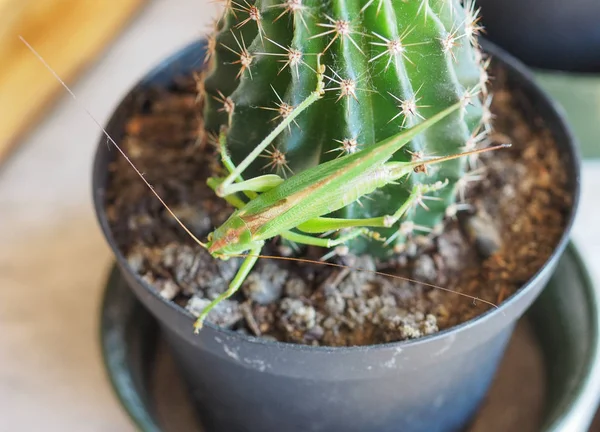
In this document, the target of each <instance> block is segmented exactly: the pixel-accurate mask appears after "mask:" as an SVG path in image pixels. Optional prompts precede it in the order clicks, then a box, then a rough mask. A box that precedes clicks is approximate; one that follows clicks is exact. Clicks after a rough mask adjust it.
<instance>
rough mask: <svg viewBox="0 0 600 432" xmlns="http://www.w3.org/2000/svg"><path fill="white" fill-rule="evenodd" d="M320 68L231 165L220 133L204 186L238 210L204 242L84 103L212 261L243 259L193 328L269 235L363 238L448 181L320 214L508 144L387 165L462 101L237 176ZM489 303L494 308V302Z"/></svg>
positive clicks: (323, 243)
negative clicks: (347, 149) (375, 204)
mask: <svg viewBox="0 0 600 432" xmlns="http://www.w3.org/2000/svg"><path fill="white" fill-rule="evenodd" d="M22 40H23V39H22ZM23 42H24V43H25V44H26V45H27V46H28V47H29V49H30V50H31V51H32V52H33V53H34V54H35V55H36V56H37V57H38V58H39V59H40V60H41V61H42V63H43V64H44V65H45V66H46V67H47V68H48V69H49V70H50V71H51V72H52V73H53V74H54V76H55V77H56V78H57V79H58V81H59V82H60V83H61V84H62V85H63V87H64V88H65V89H66V90H67V92H68V93H69V94H70V95H71V96H72V97H73V98H74V99H75V100H76V101H77V98H76V97H75V95H74V94H73V92H72V91H71V90H70V89H69V88H68V87H67V86H66V84H65V83H64V82H63V81H62V80H61V79H60V78H59V77H58V75H57V74H56V73H55V72H54V71H53V70H52V69H51V68H50V66H48V64H47V63H46V62H45V61H44V60H43V59H42V58H41V57H40V56H39V54H37V53H36V52H35V50H34V49H33V48H32V47H31V46H30V45H29V44H27V42H26V41H24V40H23ZM324 71H325V68H324V66H323V65H321V64H320V62H318V66H317V71H316V73H317V78H318V79H317V88H316V89H315V90H314V91H313V92H312V94H311V95H310V96H308V97H307V98H306V99H305V100H304V101H303V102H302V103H301V104H299V105H298V106H297V107H296V108H295V109H294V110H293V111H292V112H291V113H290V114H289V115H288V116H287V117H286V118H285V119H283V120H282V121H281V122H280V123H279V124H278V125H277V127H276V128H275V129H274V130H273V131H272V132H271V133H270V134H269V135H268V136H267V137H266V138H265V139H264V140H263V141H262V142H261V143H260V144H259V145H258V146H257V147H256V148H255V149H254V150H253V151H252V152H251V153H250V154H249V155H248V156H247V157H246V158H245V159H244V160H243V161H242V162H241V163H240V164H239V165H238V166H235V165H234V164H233V162H232V161H231V159H230V158H229V156H228V155H227V151H226V148H225V138H224V135H223V134H221V136H220V137H219V140H218V145H219V149H220V154H221V158H222V161H223V164H224V165H225V167H226V168H227V170H228V171H229V175H228V176H227V177H225V178H210V179H209V180H208V182H207V184H208V186H209V187H211V188H212V189H213V190H215V192H216V194H217V195H218V196H219V197H223V198H224V199H226V200H227V201H228V202H229V203H230V204H232V205H233V206H234V207H235V208H236V210H235V211H234V212H233V214H232V215H231V216H230V217H229V219H227V220H226V221H225V222H224V223H223V224H222V225H221V226H220V227H218V228H217V229H215V230H214V231H213V232H212V233H211V234H209V236H208V241H207V242H206V243H204V242H202V241H200V240H199V239H198V238H197V237H196V236H195V235H194V234H193V233H192V232H191V231H190V230H189V229H188V228H187V227H186V226H185V224H184V223H183V222H182V221H181V220H180V219H179V218H178V217H177V216H176V215H175V214H174V213H173V211H172V210H171V209H170V208H169V207H168V206H167V204H166V203H165V202H164V201H163V199H162V198H161V197H160V195H159V194H158V193H157V192H156V191H155V190H154V188H153V187H152V185H151V184H150V183H149V182H148V181H147V180H146V179H145V178H144V176H143V175H142V174H141V172H140V171H139V170H138V169H137V168H136V167H135V165H134V164H133V162H132V161H131V160H130V159H129V157H128V156H127V155H126V154H125V152H124V151H123V150H122V149H121V148H120V146H119V145H118V144H117V143H116V142H115V141H114V140H113V139H112V138H111V137H110V135H109V134H108V133H107V132H106V130H105V129H104V128H102V126H101V125H100V124H99V122H98V121H96V120H95V119H94V117H93V116H92V115H91V114H90V112H89V111H88V110H87V109H85V108H83V107H82V108H83V109H84V111H85V112H86V113H87V114H88V115H90V117H91V118H92V120H93V121H94V122H95V123H96V124H97V125H98V126H99V127H100V128H101V129H102V131H103V132H104V134H105V135H106V137H107V139H108V140H109V141H110V142H111V143H112V144H113V145H114V146H115V147H116V148H117V150H118V151H119V152H120V153H121V154H122V156H123V157H124V158H125V159H126V160H127V162H128V163H129V164H130V165H131V167H132V168H133V169H134V170H135V171H136V172H137V174H138V175H139V176H140V177H141V179H142V180H143V181H144V182H145V183H146V185H147V186H148V188H150V190H151V191H152V193H153V194H154V195H155V196H156V197H157V198H158V200H159V201H160V202H161V203H162V205H163V206H164V207H165V208H166V210H167V211H168V212H169V213H170V214H171V216H173V218H175V220H176V221H177V222H178V223H179V225H180V226H181V227H182V228H183V229H184V230H185V232H186V233H187V234H188V235H190V236H191V237H192V238H193V239H194V241H195V242H196V243H198V245H200V246H201V247H203V248H205V249H207V250H208V251H209V252H210V254H211V255H212V256H213V257H214V258H217V259H222V260H226V259H229V258H232V257H244V258H245V259H244V261H243V262H242V264H241V266H240V268H239V270H238V272H237V274H236V275H235V277H234V278H233V280H232V281H231V282H230V284H229V287H228V289H227V290H226V291H225V292H223V293H222V294H221V295H219V296H218V297H217V298H216V299H214V300H213V301H212V302H211V303H210V304H209V305H208V306H206V307H205V309H204V310H203V311H202V312H201V313H200V315H199V317H198V319H197V320H196V322H195V323H194V331H195V332H196V333H197V332H199V331H200V329H201V328H202V325H203V322H204V320H205V319H206V317H207V316H208V314H209V313H210V311H211V310H212V309H213V308H214V307H215V306H216V305H217V304H219V303H220V302H221V301H223V300H225V299H227V298H229V297H230V296H232V295H233V294H234V293H235V292H236V291H237V290H238V289H239V288H240V286H241V285H242V283H243V281H244V280H245V279H246V277H247V276H248V274H249V272H250V271H251V269H252V268H253V266H254V264H255V263H256V261H257V260H258V258H260V257H261V255H260V252H261V249H262V248H263V246H264V244H265V241H266V240H268V239H271V238H273V237H276V236H280V237H281V238H283V239H286V240H288V241H291V242H295V243H298V244H304V245H312V246H320V247H327V248H330V247H334V246H338V245H342V244H344V243H345V242H348V241H350V240H352V239H354V238H356V237H358V236H360V235H365V234H366V235H371V236H374V237H377V236H376V234H377V233H375V232H371V231H369V230H368V228H377V227H391V226H393V225H394V224H395V223H396V222H398V221H399V220H400V218H402V216H403V215H404V214H405V213H406V212H407V211H408V210H409V209H410V208H411V207H412V206H413V205H415V204H416V203H418V202H419V201H420V200H421V199H422V198H423V196H424V195H425V194H427V193H431V192H434V191H436V190H439V189H440V188H442V187H444V186H445V183H443V182H437V183H435V184H430V185H424V184H420V185H416V186H415V188H414V189H413V192H412V194H411V195H410V197H409V198H408V199H407V200H406V201H405V202H404V203H402V205H401V206H400V207H399V208H398V210H397V211H396V212H395V213H394V214H391V215H384V216H380V217H374V218H368V219H342V218H332V217H325V215H328V214H330V213H332V212H335V211H336V210H339V209H341V208H343V207H345V206H347V205H348V204H350V203H352V202H354V201H356V200H358V199H360V198H361V197H363V196H365V195H368V194H370V193H372V192H374V191H375V190H377V189H378V188H381V187H383V186H385V185H387V184H390V183H393V182H395V181H397V180H400V179H402V178H403V177H407V176H409V175H410V174H411V173H413V172H423V171H424V166H425V165H429V164H436V163H441V162H445V161H448V160H451V159H455V158H459V157H463V156H467V155H470V154H474V153H481V152H484V151H491V150H495V149H498V148H501V147H508V146H509V144H503V145H499V146H495V147H489V148H486V149H480V150H473V151H470V152H465V153H460V154H455V155H450V156H444V157H438V158H434V159H430V160H426V161H417V162H389V160H390V158H391V157H392V156H393V155H394V154H395V153H396V152H397V151H399V150H400V149H402V147H403V146H405V145H406V144H407V143H408V142H410V141H411V140H412V139H413V138H414V137H416V136H417V135H418V134H420V133H421V132H423V131H425V130H426V129H427V128H429V127H430V126H432V125H433V124H435V123H437V122H438V121H440V120H442V119H443V118H445V117H446V116H448V115H450V114H452V113H454V112H455V111H457V110H458V109H460V108H461V107H462V106H463V103H462V102H458V103H456V104H455V105H453V106H451V107H449V108H446V109H445V110H443V111H441V112H439V113H438V114H436V115H434V116H432V117H431V118H429V119H427V120H425V121H423V122H421V123H420V124H418V125H416V126H414V127H412V128H410V129H407V130H404V131H402V132H400V133H398V134H397V135H395V136H392V137H390V138H388V139H386V140H384V141H381V142H379V143H376V144H374V145H372V146H368V147H366V148H364V149H362V150H360V151H357V152H355V153H352V154H348V155H346V156H342V157H339V158H337V159H334V160H332V161H329V162H326V163H323V164H320V165H318V166H315V167H312V168H309V169H306V170H304V171H303V172H301V173H298V174H295V175H293V176H292V177H290V178H289V179H287V180H284V179H282V178H281V177H279V176H277V175H272V174H269V175H264V176H260V177H256V178H253V179H250V180H243V178H242V176H241V174H242V173H243V171H244V170H245V169H246V168H247V167H248V166H249V165H250V164H251V163H252V161H253V160H255V159H256V158H257V157H258V156H259V155H260V154H261V153H262V152H263V151H264V150H265V149H266V148H267V147H268V146H269V145H270V144H271V142H272V141H273V140H274V139H275V138H276V137H277V135H278V134H279V133H281V132H282V131H283V130H284V129H286V128H287V127H288V125H289V124H290V123H291V122H292V121H294V119H295V118H296V117H297V116H298V115H299V114H300V113H301V112H302V111H304V110H305V109H306V108H308V107H309V106H310V105H311V104H313V103H314V102H316V101H317V100H319V99H320V98H321V97H322V96H323V94H324V84H323V77H324V75H323V74H324ZM240 192H242V193H244V194H245V195H246V196H247V198H248V199H249V201H248V202H245V201H243V200H242V199H241V198H239V196H238V195H237V194H238V193H240ZM293 230H296V231H293ZM341 230H346V232H344V233H343V234H341V235H340V236H339V237H337V238H331V237H329V238H327V237H325V238H324V237H319V236H316V235H314V234H323V233H328V232H331V231H341ZM297 231H300V232H297ZM381 240H383V239H381ZM248 251H249V253H248ZM299 261H306V260H299ZM432 286H433V285H432ZM437 288H440V287H437ZM457 294H460V295H464V296H467V297H469V298H472V299H474V300H478V299H477V298H475V297H471V296H468V295H466V294H461V293H457ZM481 301H483V300H481ZM484 302H485V301H484ZM486 303H488V302H486ZM489 304H491V305H492V306H495V305H493V304H492V303H489Z"/></svg>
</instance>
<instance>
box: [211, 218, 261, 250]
mask: <svg viewBox="0 0 600 432" xmlns="http://www.w3.org/2000/svg"><path fill="white" fill-rule="evenodd" d="M209 240H210V241H209V242H208V251H209V252H210V254H211V255H212V256H213V257H215V258H219V259H225V258H227V256H228V255H240V254H243V253H244V252H246V251H247V250H248V249H252V248H254V247H256V246H257V245H258V243H259V242H257V241H255V240H253V239H252V233H251V232H250V230H249V229H248V227H247V226H246V224H245V223H244V221H243V220H242V219H241V218H240V217H238V216H236V215H233V216H231V217H230V218H229V219H228V220H227V221H226V222H225V223H224V224H223V225H221V226H220V227H219V228H217V229H216V230H214V231H213V232H212V233H211V236H210V239H209Z"/></svg>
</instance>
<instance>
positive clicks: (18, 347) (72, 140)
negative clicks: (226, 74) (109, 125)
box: [0, 0, 600, 432]
mask: <svg viewBox="0 0 600 432" xmlns="http://www.w3.org/2000/svg"><path fill="white" fill-rule="evenodd" d="M216 3H217V2H216V1H215V2H212V1H210V0H153V1H150V0H0V65H1V67H0V407H2V408H1V413H2V414H1V415H0V432H4V431H7V432H8V431H14V430H15V425H19V427H18V430H38V429H42V428H43V429H44V431H46V432H49V431H68V430H77V431H107V430H110V431H133V430H135V429H134V427H133V425H132V424H131V423H130V421H129V420H128V418H127V417H126V415H125V414H124V412H123V411H122V410H121V408H120V407H119V405H118V402H117V400H116V398H115V397H114V395H113V394H112V392H111V389H110V386H109V384H108V381H107V379H106V377H105V373H104V370H103V366H102V363H101V355H100V349H99V346H98V331H99V330H98V314H99V307H100V306H99V305H100V300H101V295H102V288H103V286H102V281H103V280H104V278H105V276H106V272H107V271H108V269H109V267H110V264H111V253H110V251H109V249H108V247H107V245H106V244H105V241H104V239H103V238H102V236H101V234H100V230H99V228H98V227H97V224H96V221H95V218H94V214H93V211H92V204H91V191H90V179H91V163H92V157H93V153H94V150H95V146H96V144H97V141H98V138H99V136H100V132H99V130H98V128H97V126H96V125H95V123H94V122H93V121H92V120H91V119H90V118H89V117H88V116H87V115H86V114H85V112H84V111H83V110H82V109H81V108H80V107H79V106H78V105H77V104H75V103H74V102H73V100H72V99H71V98H70V97H69V96H68V95H66V94H65V92H64V91H62V89H60V87H59V84H58V83H57V81H56V80H55V79H54V78H53V77H52V75H51V74H50V73H49V72H48V71H47V70H46V69H45V68H44V66H43V65H42V64H41V63H40V62H39V61H38V60H37V59H36V58H35V57H34V56H33V55H32V54H31V52H30V51H28V50H27V48H26V47H25V46H24V44H23V43H22V42H21V41H20V40H19V38H18V36H19V35H21V36H23V37H24V38H25V39H26V40H27V41H28V42H29V43H30V44H31V45H32V46H33V47H34V48H35V49H36V50H37V51H38V52H39V53H40V54H41V55H42V56H43V57H44V59H45V60H46V61H47V62H48V64H49V65H50V66H52V67H53V68H54V69H55V70H56V71H57V73H58V74H59V75H60V76H61V77H62V78H63V79H64V80H65V81H67V82H68V83H69V84H70V85H71V86H72V90H73V91H74V93H75V94H76V95H77V97H78V99H79V100H80V102H81V103H82V104H83V105H84V106H86V107H87V108H88V109H89V110H90V111H91V112H92V113H93V115H94V116H95V118H96V119H97V120H98V121H99V122H100V123H101V124H103V123H105V122H106V120H107V119H108V117H109V115H110V113H111V112H112V110H113V109H114V108H115V106H116V105H117V104H118V102H119V100H120V99H121V98H122V97H123V96H124V95H125V94H126V92H127V91H128V89H129V88H130V87H131V86H132V85H134V84H135V82H136V81H137V80H138V79H139V78H141V77H142V76H143V75H144V74H145V72H147V71H148V70H149V69H150V68H151V67H152V66H154V65H155V64H157V63H158V62H160V61H161V60H162V59H164V58H165V57H166V56H167V55H169V54H170V53H172V52H174V51H175V50H177V49H178V48H180V47H182V46H184V45H186V44H187V43H189V42H191V41H193V40H195V39H197V38H200V37H201V36H202V35H203V33H204V31H205V30H206V29H207V28H208V25H209V23H210V22H211V19H212V18H213V17H215V16H216V13H217V11H218V4H216ZM480 3H481V5H482V6H483V16H484V19H483V22H484V24H485V25H486V26H487V27H488V29H489V36H490V37H491V38H492V39H493V40H496V41H498V43H499V44H500V45H502V46H504V47H505V48H507V49H508V50H509V51H511V52H513V53H514V54H515V55H517V56H519V57H520V58H521V60H523V61H525V62H526V63H528V64H530V65H531V66H533V67H535V70H536V76H537V77H538V79H539V81H540V83H542V85H543V86H544V87H545V88H547V89H548V90H549V91H550V92H551V93H552V94H553V95H554V97H555V98H556V99H557V101H559V102H560V103H561V104H562V105H563V106H564V108H565V109H566V110H567V114H568V117H569V119H570V121H571V123H572V125H573V126H574V127H575V130H576V134H577V136H578V137H579V139H580V141H581V146H582V150H583V152H584V155H585V156H586V158H588V159H587V160H586V161H585V163H584V171H583V200H582V206H581V208H580V213H579V218H578V220H577V223H576V226H575V231H574V237H575V241H576V242H577V245H578V246H579V247H580V249H581V250H582V252H583V254H584V255H585V257H586V259H587V261H588V263H589V264H590V267H591V270H592V272H594V273H596V276H597V273H598V270H596V269H598V268H600V226H599V224H598V217H597V215H598V214H599V213H600V202H599V201H598V195H597V192H596V191H598V190H600V163H599V162H598V161H596V160H595V159H594V157H596V156H600V139H598V138H597V137H598V136H599V135H600V134H599V131H600V26H598V25H597V23H598V22H599V20H600V14H597V15H595V16H594V15H593V13H597V12H598V9H600V2H598V1H597V0H577V1H574V2H573V3H571V2H564V1H563V2H562V3H561V2H559V1H558V0H543V1H541V0H528V1H524V0H502V1H493V0H481V2H480ZM542 3H544V4H546V3H547V4H548V7H541V6H539V5H540V4H542ZM576 3H581V7H585V8H587V9H578V8H577V7H574V6H573V5H574V4H576ZM567 4H568V5H569V6H570V8H568V10H569V11H571V12H565V11H564V9H565V7H562V9H561V5H562V6H566V5H567ZM550 6H552V7H550ZM577 10H579V11H580V12H581V11H583V13H582V14H581V15H579V16H577V15H568V14H569V13H571V14H573V11H577ZM542 11H543V13H542ZM552 11H554V12H555V13H554V14H552V13H551V12H552ZM561 14H562V15H561ZM590 16H591V18H590ZM557 22H559V23H560V25H558V24H556V23H557ZM576 30H577V31H579V33H578V35H579V36H580V39H579V40H573V39H572V37H571V36H573V34H572V33H573V32H574V31H576ZM544 32H545V33H544ZM561 34H562V35H563V37H560V35H561ZM515 35H519V37H518V38H515ZM544 35H546V36H544ZM557 35H558V37H557ZM565 35H568V36H569V37H567V36H565ZM582 40H583V42H582ZM515 41H516V42H515ZM552 52H554V55H551V54H552ZM549 53H550V54H549ZM559 54H560V55H559ZM33 407H35V413H33V411H32V408H33Z"/></svg>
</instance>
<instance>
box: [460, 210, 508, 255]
mask: <svg viewBox="0 0 600 432" xmlns="http://www.w3.org/2000/svg"><path fill="white" fill-rule="evenodd" d="M465 231H466V232H467V235H468V236H469V238H470V239H471V241H472V242H474V243H475V247H476V248H477V251H478V252H479V254H480V255H481V256H482V258H489V257H490V256H492V255H493V254H495V253H496V252H497V251H498V250H499V249H500V248H501V247H502V239H501V238H500V234H499V233H498V230H497V228H496V226H495V225H494V221H493V220H492V219H491V217H490V216H488V215H487V214H486V213H483V212H478V213H477V214H476V215H474V216H471V217H469V218H468V219H466V221H465Z"/></svg>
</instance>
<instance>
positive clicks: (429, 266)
mask: <svg viewBox="0 0 600 432" xmlns="http://www.w3.org/2000/svg"><path fill="white" fill-rule="evenodd" d="M413 275H414V278H415V279H416V280H418V281H423V282H433V281H435V280H436V278H437V269H436V267H435V261H434V260H433V258H431V256H429V255H425V254H422V255H419V257H418V258H417V259H416V260H415V262H414V269H413Z"/></svg>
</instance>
